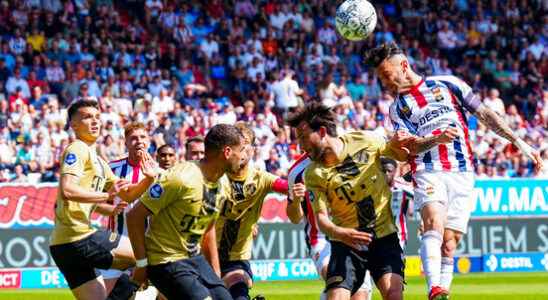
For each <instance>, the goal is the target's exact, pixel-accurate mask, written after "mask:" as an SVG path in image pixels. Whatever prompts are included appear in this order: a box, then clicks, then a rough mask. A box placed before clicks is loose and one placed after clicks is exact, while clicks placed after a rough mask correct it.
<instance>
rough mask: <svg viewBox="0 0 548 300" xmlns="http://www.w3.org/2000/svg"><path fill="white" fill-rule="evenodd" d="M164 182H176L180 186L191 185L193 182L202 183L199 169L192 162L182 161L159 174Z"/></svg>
mask: <svg viewBox="0 0 548 300" xmlns="http://www.w3.org/2000/svg"><path fill="white" fill-rule="evenodd" d="M161 176H162V177H163V178H164V180H165V181H169V182H177V183H180V184H183V183H187V184H189V183H191V182H192V181H194V180H200V181H202V179H203V176H202V175H201V171H200V168H199V167H198V165H197V164H196V163H194V162H188V161H182V162H178V163H176V164H175V165H174V166H173V167H171V168H169V170H166V171H165V172H164V173H162V174H161Z"/></svg>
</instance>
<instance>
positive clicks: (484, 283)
mask: <svg viewBox="0 0 548 300" xmlns="http://www.w3.org/2000/svg"><path fill="white" fill-rule="evenodd" d="M322 287H323V283H322V282H321V281H285V282H258V283H256V284H255V287H254V288H253V289H252V295H253V296H254V295H256V294H262V295H264V296H265V297H266V299H267V300H282V299H283V300H293V299H302V300H305V299H306V300H308V299H310V300H312V299H314V300H317V299H319V297H318V295H319V292H320V291H321V289H322ZM425 289H426V288H425V281H424V278H422V277H411V278H408V279H407V286H406V289H405V292H404V297H405V299H421V300H424V299H426V291H425ZM451 290H452V294H451V299H455V300H461V299H466V300H472V299H474V300H489V299H493V300H504V299H512V300H514V299H520V300H533V299H539V300H540V299H548V272H546V273H498V274H485V273H483V274H482V273H478V274H467V275H455V278H454V280H453V287H452V289H451ZM0 299H2V300H4V299H6V300H7V299H14V300H27V299H28V300H65V299H73V298H72V295H71V294H70V292H69V290H68V289H49V290H0ZM373 299H381V298H380V295H379V293H378V291H375V294H374V296H373Z"/></svg>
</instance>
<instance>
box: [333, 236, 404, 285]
mask: <svg viewBox="0 0 548 300" xmlns="http://www.w3.org/2000/svg"><path fill="white" fill-rule="evenodd" d="M404 268H405V264H404V261H403V251H402V249H401V246H400V242H399V240H398V235H397V234H396V233H393V234H390V235H388V236H385V237H383V238H380V239H377V240H374V241H373V242H371V244H369V250H367V251H357V250H354V249H352V248H351V247H350V246H347V245H345V244H343V243H341V242H336V241H332V242H331V257H330V259H329V265H328V266H327V279H326V281H325V282H326V285H325V289H326V290H329V289H332V288H345V289H347V290H350V291H351V293H352V294H354V293H355V292H357V291H358V289H359V288H360V286H361V285H362V284H363V280H364V277H365V272H366V271H367V270H369V272H370V273H371V277H373V280H374V281H375V282H377V281H378V280H379V279H380V278H381V277H382V276H383V275H384V274H388V273H394V274H398V275H400V276H401V277H402V278H403V277H404Z"/></svg>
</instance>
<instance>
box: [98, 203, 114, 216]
mask: <svg viewBox="0 0 548 300" xmlns="http://www.w3.org/2000/svg"><path fill="white" fill-rule="evenodd" d="M115 208H116V206H115V205H112V204H108V203H100V204H97V206H95V212H97V213H100V214H101V215H103V216H112V215H114V210H115Z"/></svg>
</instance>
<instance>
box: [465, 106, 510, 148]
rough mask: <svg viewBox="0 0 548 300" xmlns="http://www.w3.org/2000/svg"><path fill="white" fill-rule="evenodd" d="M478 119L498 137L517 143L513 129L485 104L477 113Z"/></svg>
mask: <svg viewBox="0 0 548 300" xmlns="http://www.w3.org/2000/svg"><path fill="white" fill-rule="evenodd" d="M475 115H476V117H478V119H479V120H480V121H481V123H483V124H484V125H485V126H487V127H488V128H489V129H491V130H493V131H494V132H495V133H496V134H497V135H499V136H501V137H503V138H505V139H507V140H508V141H510V142H511V143H515V142H516V141H517V139H518V138H517V137H516V136H515V135H514V133H513V132H512V129H510V127H509V126H508V124H506V122H504V120H503V119H502V118H501V117H500V116H499V115H498V114H497V113H496V112H494V111H493V110H491V109H489V107H487V106H486V105H484V104H483V103H482V104H480V106H479V107H478V109H477V110H476V112H475Z"/></svg>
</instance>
